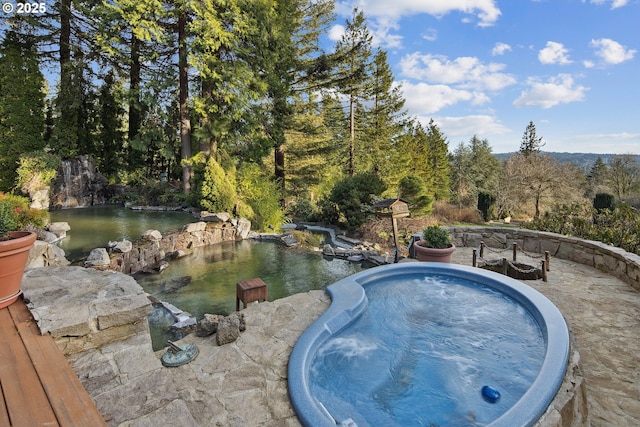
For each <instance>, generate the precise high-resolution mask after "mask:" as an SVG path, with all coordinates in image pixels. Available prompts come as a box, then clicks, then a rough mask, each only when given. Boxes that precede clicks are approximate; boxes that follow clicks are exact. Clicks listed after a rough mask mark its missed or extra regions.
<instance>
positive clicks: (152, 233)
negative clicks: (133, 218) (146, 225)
mask: <svg viewBox="0 0 640 427" xmlns="http://www.w3.org/2000/svg"><path fill="white" fill-rule="evenodd" d="M142 238H143V239H145V240H149V241H151V242H158V241H160V240H162V233H160V232H159V231H158V230H147V231H145V232H144V233H143V234H142Z"/></svg>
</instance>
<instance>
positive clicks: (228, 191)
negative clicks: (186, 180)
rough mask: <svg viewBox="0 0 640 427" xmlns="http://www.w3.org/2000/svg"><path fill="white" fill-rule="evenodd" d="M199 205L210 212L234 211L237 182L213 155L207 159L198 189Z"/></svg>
mask: <svg viewBox="0 0 640 427" xmlns="http://www.w3.org/2000/svg"><path fill="white" fill-rule="evenodd" d="M198 190H199V191H198V193H199V205H200V207H201V208H202V209H205V210H208V211H210V212H232V211H233V208H234V207H235V204H236V200H237V195H236V187H235V183H234V182H233V181H232V180H230V179H229V177H228V175H227V173H225V170H224V169H223V168H222V166H220V164H218V162H216V160H215V159H214V158H213V157H210V158H209V159H208V160H207V164H206V166H205V168H204V176H203V178H202V184H201V186H200V187H199V189H198Z"/></svg>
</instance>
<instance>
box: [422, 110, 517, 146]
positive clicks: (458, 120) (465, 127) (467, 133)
mask: <svg viewBox="0 0 640 427" xmlns="http://www.w3.org/2000/svg"><path fill="white" fill-rule="evenodd" d="M420 121H421V122H423V123H428V120H426V121H425V120H422V119H420ZM433 121H434V122H435V123H436V124H437V125H438V127H439V128H440V129H441V130H442V131H443V132H444V133H445V134H446V135H447V137H448V138H449V139H450V140H451V139H452V138H456V139H461V138H462V139H463V140H464V141H465V142H466V141H467V140H470V139H471V137H473V135H477V136H478V137H480V138H485V137H487V136H489V135H502V134H506V133H509V132H511V130H510V129H509V128H507V127H506V126H504V125H503V124H502V123H500V121H499V120H498V119H497V118H496V117H494V116H489V115H471V116H461V117H434V119H433Z"/></svg>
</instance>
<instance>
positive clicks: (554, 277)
mask: <svg viewBox="0 0 640 427" xmlns="http://www.w3.org/2000/svg"><path fill="white" fill-rule="evenodd" d="M509 253H510V251H508V250H507V251H505V252H504V255H502V256H506V257H509V256H510V255H509ZM524 261H525V262H526V260H524ZM454 262H456V263H460V264H465V265H470V264H471V248H458V250H457V251H456V253H455V254H454ZM72 268H73V267H51V268H49V267H46V268H44V269H43V271H42V272H41V273H39V274H38V276H40V277H41V278H42V280H45V281H46V280H48V281H49V282H51V281H52V280H53V281H55V282H57V283H60V284H61V285H60V286H73V285H74V284H73V281H74V277H73V275H70V274H69V273H70V271H71V270H68V269H72ZM37 270H40V269H37ZM32 271H35V270H32ZM45 271H46V274H42V273H44V272H45ZM74 274H75V273H74ZM77 274H80V273H77ZM111 274H116V275H120V273H111ZM122 276H123V277H129V276H124V275H122ZM115 277H117V276H115ZM39 280H40V279H38V280H36V278H35V277H33V275H31V276H30V275H29V274H28V275H27V276H26V278H25V281H24V282H23V288H24V289H25V295H26V296H27V297H30V299H31V300H32V309H33V310H36V312H37V313H38V316H39V317H40V318H46V316H47V315H46V310H47V309H49V310H51V311H52V312H58V314H57V315H56V316H58V317H59V316H60V314H59V312H60V311H61V310H64V309H61V308H60V306H57V305H56V304H55V303H54V302H53V301H48V302H46V303H45V302H44V299H38V298H37V296H36V295H35V294H34V292H35V290H37V289H38V287H40V286H42V283H40V282H39ZM123 280H124V279H123ZM63 282H67V283H66V284H64V283H63ZM525 283H527V284H528V285H530V286H533V287H534V288H536V289H538V290H539V291H540V292H542V293H543V294H545V295H546V296H547V297H548V298H549V299H551V300H552V301H553V302H554V303H555V304H556V305H557V306H558V308H559V309H560V310H561V311H562V312H563V314H564V315H565V317H566V319H567V321H568V323H569V325H570V328H571V330H572V331H573V333H574V334H575V337H576V340H577V345H578V347H579V353H580V355H581V358H582V361H581V363H582V368H583V371H584V372H583V373H584V375H585V377H586V386H587V397H588V406H589V408H588V409H589V421H590V424H591V425H592V426H597V427H600V426H602V427H604V426H607V427H609V426H621V427H624V426H629V427H632V426H633V427H635V426H638V425H640V369H639V366H640V339H639V338H640V292H638V291H636V290H635V289H633V288H632V287H631V286H630V285H628V284H626V283H624V282H622V281H621V280H619V279H617V278H614V277H612V276H610V275H608V274H605V273H602V272H600V271H599V270H596V269H595V268H592V267H587V266H584V265H582V264H577V263H574V262H570V261H564V260H560V259H552V264H551V271H550V272H549V280H548V282H543V281H527V282H525ZM50 295H51V294H50ZM136 298H137V297H136ZM135 301H136V302H137V301H138V300H137V299H135ZM329 303H330V301H329V298H328V297H327V296H326V294H325V293H324V292H323V291H312V292H308V293H304V294H297V295H293V296H290V297H288V298H284V299H281V300H277V301H273V302H266V303H260V304H253V305H250V306H249V307H248V308H247V309H245V310H244V314H245V318H246V322H247V330H246V331H245V332H243V333H242V334H241V336H240V338H239V339H238V340H237V341H236V342H234V343H232V344H227V345H225V346H222V347H219V346H217V345H216V342H215V337H214V336H212V337H208V338H199V337H196V336H195V335H190V336H188V337H187V338H185V339H184V340H183V341H182V342H185V343H187V342H189V343H194V344H196V345H197V346H198V347H199V349H200V355H199V356H198V358H197V359H196V360H195V361H193V362H191V363H190V364H188V365H184V366H181V367H178V368H165V367H162V365H161V363H160V360H159V359H160V356H161V355H162V354H163V353H164V352H158V353H154V352H153V351H152V348H151V343H150V340H149V338H148V336H145V334H144V329H145V327H146V322H138V323H137V326H138V327H139V328H142V332H143V333H138V334H137V335H136V334H134V335H130V336H129V338H126V339H124V340H121V341H117V342H113V343H109V344H105V345H102V346H100V347H95V348H92V346H91V345H85V346H82V345H81V346H70V345H69V344H68V343H67V344H66V346H67V348H83V349H84V350H83V351H82V352H76V353H73V354H69V355H68V359H69V360H70V362H71V363H72V365H73V367H74V370H75V371H76V373H77V374H78V376H79V377H80V379H81V381H82V382H83V384H84V386H85V388H86V389H87V391H88V392H89V394H90V395H91V396H92V397H93V399H94V400H95V402H96V405H97V406H98V409H99V410H100V411H101V412H102V414H103V415H104V417H105V420H106V421H107V422H108V424H109V425H111V426H136V427H141V426H149V427H152V426H156V425H163V424H166V423H171V425H175V426H225V427H226V426H229V427H235V426H238V427H248V426H249V427H250V426H282V427H292V426H299V425H300V423H299V422H298V420H297V418H296V416H295V413H294V411H293V409H292V407H291V404H290V401H289V398H288V392H287V363H288V358H289V353H290V352H291V349H292V348H293V346H294V344H295V342H296V340H297V338H298V337H299V335H300V334H301V333H302V332H303V331H304V330H305V329H306V327H307V326H308V325H309V324H310V323H311V322H313V320H315V319H316V318H317V317H318V316H319V315H320V314H321V313H323V312H324V310H325V309H326V308H327V306H328V305H329ZM103 305H104V304H103ZM140 310H142V309H140ZM141 312H144V310H142V311H141ZM72 314H73V310H70V311H69V312H67V313H65V314H63V317H64V315H72ZM102 315H103V316H104V315H106V313H102ZM48 324H50V323H48ZM53 333H54V332H52V334H53ZM64 339H71V340H72V338H64Z"/></svg>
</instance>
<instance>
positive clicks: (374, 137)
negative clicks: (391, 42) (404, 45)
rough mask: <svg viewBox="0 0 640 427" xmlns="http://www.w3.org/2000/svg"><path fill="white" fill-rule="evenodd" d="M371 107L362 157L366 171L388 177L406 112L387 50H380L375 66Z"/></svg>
mask: <svg viewBox="0 0 640 427" xmlns="http://www.w3.org/2000/svg"><path fill="white" fill-rule="evenodd" d="M371 78H372V83H373V85H372V91H371V95H372V96H371V98H372V99H371V101H372V102H371V106H370V107H369V108H368V111H367V113H366V125H365V126H364V129H363V141H365V143H363V144H361V147H360V148H361V149H360V157H361V158H362V159H363V163H364V168H363V169H364V170H371V169H374V170H378V171H379V172H380V173H381V175H382V176H387V175H388V172H389V170H390V169H392V168H394V167H395V166H394V165H393V164H391V163H390V162H389V161H388V157H389V153H390V151H391V150H392V149H393V145H394V140H395V139H396V138H397V137H398V135H399V134H400V132H402V130H403V128H404V124H405V123H404V122H405V120H406V118H405V116H406V112H405V111H404V110H403V108H404V103H405V100H404V97H403V96H402V92H401V87H400V86H399V85H396V84H395V83H394V76H393V72H392V71H391V67H390V66H389V63H388V62H387V54H386V52H385V51H383V50H381V49H378V50H377V51H376V54H375V56H374V59H373V67H372V74H371Z"/></svg>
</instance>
